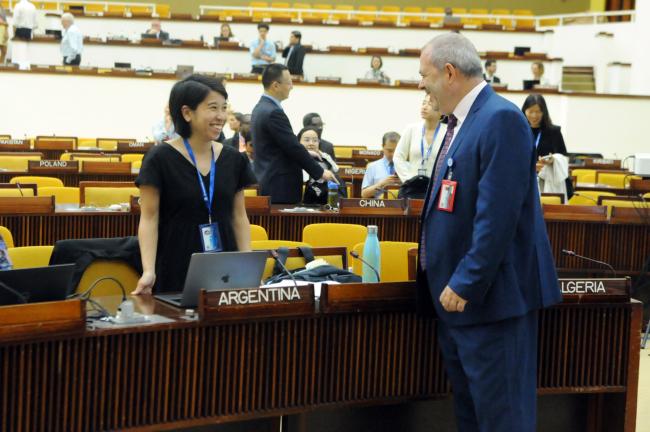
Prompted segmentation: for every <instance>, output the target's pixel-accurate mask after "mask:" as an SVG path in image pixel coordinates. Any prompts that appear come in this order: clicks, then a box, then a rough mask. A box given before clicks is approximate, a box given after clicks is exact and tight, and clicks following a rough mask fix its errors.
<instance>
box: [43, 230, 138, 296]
mask: <svg viewBox="0 0 650 432" xmlns="http://www.w3.org/2000/svg"><path fill="white" fill-rule="evenodd" d="M95 260H121V261H124V262H126V263H127V264H129V265H130V266H131V267H133V268H134V269H135V270H136V271H137V272H138V273H142V260H141V258H140V246H139V244H138V238H137V237H116V238H93V239H74V240H59V241H57V242H56V243H54V249H53V250H52V256H51V257H50V265H55V264H76V265H77V268H76V269H75V272H74V275H73V276H72V281H71V283H70V291H69V294H73V293H74V292H75V291H76V290H77V285H79V282H80V281H81V277H82V276H83V274H84V272H85V271H86V268H88V266H89V265H90V264H92V263H93V261H95Z"/></svg>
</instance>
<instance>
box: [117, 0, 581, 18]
mask: <svg viewBox="0 0 650 432" xmlns="http://www.w3.org/2000/svg"><path fill="white" fill-rule="evenodd" d="M113 1H122V0H113ZM149 1H151V2H154V3H164V4H169V5H171V7H172V11H175V12H179V13H181V12H182V13H198V10H199V6H200V5H215V6H219V5H221V6H230V5H243V6H245V5H248V4H249V3H250V1H249V0H219V1H215V0H149ZM266 1H267V2H268V3H271V2H272V1H274V0H266ZM276 1H282V0H276ZM286 1H288V2H289V3H294V1H293V0H286ZM300 2H304V3H330V4H350V5H355V6H358V5H362V4H374V5H398V6H422V7H430V6H440V7H445V6H452V7H464V8H467V9H473V8H483V9H532V10H533V12H534V13H535V14H539V15H548V14H560V13H575V12H583V11H587V10H589V9H590V8H591V7H592V4H593V1H592V0H529V1H520V0H436V1H435V2H431V1H430V0H372V1H370V0H329V1H323V0H306V1H302V0H301V1H300Z"/></svg>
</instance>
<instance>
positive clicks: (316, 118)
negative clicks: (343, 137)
mask: <svg viewBox="0 0 650 432" xmlns="http://www.w3.org/2000/svg"><path fill="white" fill-rule="evenodd" d="M323 126H325V123H323V119H322V118H321V116H320V114H318V113H309V114H305V116H304V117H303V118H302V127H313V128H314V129H316V130H317V131H318V139H319V140H320V142H319V144H318V149H319V150H320V151H322V152H325V153H327V154H328V155H330V157H331V158H332V160H334V161H335V160H336V156H335V155H334V144H332V143H331V142H329V141H327V140H325V139H323Z"/></svg>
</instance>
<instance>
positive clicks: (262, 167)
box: [251, 96, 323, 204]
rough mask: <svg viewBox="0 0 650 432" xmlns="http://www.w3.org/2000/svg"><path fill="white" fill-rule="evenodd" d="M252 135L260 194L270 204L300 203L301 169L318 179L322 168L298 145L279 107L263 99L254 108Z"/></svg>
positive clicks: (321, 173) (289, 124)
mask: <svg viewBox="0 0 650 432" xmlns="http://www.w3.org/2000/svg"><path fill="white" fill-rule="evenodd" d="M251 133H252V135H253V142H254V143H255V164H254V168H255V176H256V177H257V180H258V184H259V192H260V195H267V196H270V197H271V203H273V204H296V203H299V202H300V199H301V196H302V193H301V192H302V170H303V169H304V170H305V171H307V173H308V174H309V176H310V177H311V178H315V179H319V178H321V177H322V176H323V168H321V166H320V165H318V163H316V161H315V160H314V159H313V158H312V157H311V155H310V154H309V152H307V150H306V149H305V148H304V147H303V146H302V145H301V144H300V143H299V142H298V138H297V137H296V135H294V133H293V129H291V123H290V122H289V119H288V118H287V115H286V114H285V113H284V111H283V110H282V108H280V107H279V106H278V105H276V103H275V102H274V101H272V100H271V99H270V98H268V97H266V96H262V97H261V98H260V101H259V102H258V103H257V105H256V106H255V108H254V109H253V115H252V118H251Z"/></svg>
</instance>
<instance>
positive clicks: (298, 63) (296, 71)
mask: <svg viewBox="0 0 650 432" xmlns="http://www.w3.org/2000/svg"><path fill="white" fill-rule="evenodd" d="M290 50H291V46H288V47H286V48H285V49H284V50H282V57H283V58H287V56H288V55H289V51H290ZM306 52H307V50H305V47H304V46H302V45H300V44H298V45H294V46H293V51H291V57H289V59H288V60H287V68H289V73H290V74H291V75H304V73H303V72H302V64H303V62H304V61H305V53H306Z"/></svg>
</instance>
